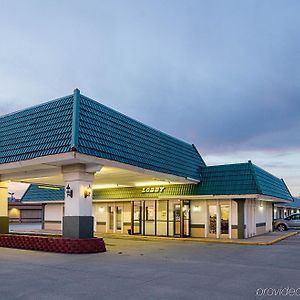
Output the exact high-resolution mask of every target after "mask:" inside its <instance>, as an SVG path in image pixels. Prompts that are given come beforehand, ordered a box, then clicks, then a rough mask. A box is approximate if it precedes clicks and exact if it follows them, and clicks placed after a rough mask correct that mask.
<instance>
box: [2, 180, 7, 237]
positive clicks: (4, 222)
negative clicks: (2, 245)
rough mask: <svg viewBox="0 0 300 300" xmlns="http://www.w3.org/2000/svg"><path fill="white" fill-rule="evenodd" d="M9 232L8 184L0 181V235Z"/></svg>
mask: <svg viewBox="0 0 300 300" xmlns="http://www.w3.org/2000/svg"><path fill="white" fill-rule="evenodd" d="M8 232H9V218H8V182H7V181H0V233H8Z"/></svg>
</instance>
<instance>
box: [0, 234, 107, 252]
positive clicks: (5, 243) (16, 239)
mask: <svg viewBox="0 0 300 300" xmlns="http://www.w3.org/2000/svg"><path fill="white" fill-rule="evenodd" d="M0 247H5V248H16V249H26V250H37V251H47V252H56V253H70V254H81V253H99V252H105V251H106V248H105V243H104V241H103V239H102V238H91V239H66V238H61V237H50V236H47V237H44V236H30V235H14V234H0Z"/></svg>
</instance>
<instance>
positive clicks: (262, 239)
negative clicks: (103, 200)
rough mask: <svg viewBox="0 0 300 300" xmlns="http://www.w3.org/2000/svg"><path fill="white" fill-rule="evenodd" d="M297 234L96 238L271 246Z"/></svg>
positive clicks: (276, 232) (111, 235)
mask: <svg viewBox="0 0 300 300" xmlns="http://www.w3.org/2000/svg"><path fill="white" fill-rule="evenodd" d="M296 234H298V231H284V232H279V231H274V232H268V233H265V234H262V235H258V236H255V237H251V238H248V239H216V238H215V239H214V238H192V237H190V238H178V237H160V236H140V235H125V234H113V233H104V234H96V236H98V237H103V238H104V239H105V238H111V239H126V240H142V241H147V240H149V241H155V240H174V241H182V242H202V243H221V244H244V245H272V244H274V243H277V242H279V241H282V240H284V239H286V238H289V237H291V236H294V235H296Z"/></svg>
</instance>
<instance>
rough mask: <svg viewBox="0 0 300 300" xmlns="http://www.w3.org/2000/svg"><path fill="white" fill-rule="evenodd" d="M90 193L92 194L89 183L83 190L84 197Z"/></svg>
mask: <svg viewBox="0 0 300 300" xmlns="http://www.w3.org/2000/svg"><path fill="white" fill-rule="evenodd" d="M91 195H92V188H91V185H90V184H89V186H88V187H87V188H86V189H85V191H84V198H87V197H91Z"/></svg>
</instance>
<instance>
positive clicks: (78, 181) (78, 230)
mask: <svg viewBox="0 0 300 300" xmlns="http://www.w3.org/2000/svg"><path fill="white" fill-rule="evenodd" d="M86 170H87V168H86V166H85V165H82V164H76V165H69V166H64V167H63V169H62V172H63V176H64V182H65V189H66V187H69V188H70V189H69V191H70V193H72V195H68V194H67V190H66V191H65V213H64V217H63V237H66V238H92V237H93V235H94V218H93V209H92V201H93V199H92V198H93V197H92V194H91V195H88V196H87V195H86V192H87V191H88V187H89V186H92V183H93V180H94V173H93V172H87V171H86Z"/></svg>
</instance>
